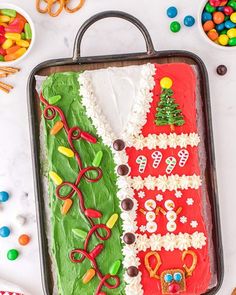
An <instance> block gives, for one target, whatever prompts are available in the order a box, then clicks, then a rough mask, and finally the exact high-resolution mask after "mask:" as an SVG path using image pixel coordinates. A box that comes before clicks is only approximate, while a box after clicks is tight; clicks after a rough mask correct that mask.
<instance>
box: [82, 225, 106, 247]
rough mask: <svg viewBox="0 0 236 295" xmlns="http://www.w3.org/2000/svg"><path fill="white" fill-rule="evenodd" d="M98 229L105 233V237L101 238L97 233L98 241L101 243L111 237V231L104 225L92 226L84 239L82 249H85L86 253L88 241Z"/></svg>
mask: <svg viewBox="0 0 236 295" xmlns="http://www.w3.org/2000/svg"><path fill="white" fill-rule="evenodd" d="M100 228H102V229H105V231H106V236H105V237H103V236H101V235H100V234H99V233H98V234H99V239H100V240H101V241H106V240H108V239H109V238H110V236H111V230H110V228H108V227H107V226H106V225H105V224H96V225H94V226H93V227H92V228H91V229H90V231H89V232H88V234H87V237H86V239H85V242H84V249H85V250H86V251H87V249H88V244H89V240H90V239H91V237H92V235H93V234H94V232H95V233H96V232H97V230H98V229H100Z"/></svg>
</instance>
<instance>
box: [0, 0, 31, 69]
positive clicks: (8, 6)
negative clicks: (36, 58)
mask: <svg viewBox="0 0 236 295" xmlns="http://www.w3.org/2000/svg"><path fill="white" fill-rule="evenodd" d="M4 8H5V9H14V10H16V11H17V12H18V13H20V14H21V15H23V16H24V17H25V18H26V20H27V21H28V23H29V24H30V27H31V30H32V39H31V43H30V46H29V48H28V49H27V51H26V53H25V54H23V55H22V56H21V57H19V58H18V59H16V60H13V61H7V62H6V61H4V62H3V61H0V66H11V65H13V64H16V63H18V62H20V61H22V60H23V59H24V58H26V57H27V56H28V54H29V53H30V51H31V50H32V47H33V46H34V43H35V25H34V23H33V20H32V18H31V17H30V15H29V14H28V12H27V11H26V10H25V9H23V8H21V7H20V6H18V5H15V4H12V3H7V2H3V3H1V2H0V9H4Z"/></svg>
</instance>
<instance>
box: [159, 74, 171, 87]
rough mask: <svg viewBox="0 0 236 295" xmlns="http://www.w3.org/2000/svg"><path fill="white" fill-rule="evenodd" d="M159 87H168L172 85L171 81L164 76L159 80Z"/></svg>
mask: <svg viewBox="0 0 236 295" xmlns="http://www.w3.org/2000/svg"><path fill="white" fill-rule="evenodd" d="M160 85H161V88H164V89H169V88H171V86H172V85H173V81H172V80H171V78H169V77H164V78H162V79H161V81H160Z"/></svg>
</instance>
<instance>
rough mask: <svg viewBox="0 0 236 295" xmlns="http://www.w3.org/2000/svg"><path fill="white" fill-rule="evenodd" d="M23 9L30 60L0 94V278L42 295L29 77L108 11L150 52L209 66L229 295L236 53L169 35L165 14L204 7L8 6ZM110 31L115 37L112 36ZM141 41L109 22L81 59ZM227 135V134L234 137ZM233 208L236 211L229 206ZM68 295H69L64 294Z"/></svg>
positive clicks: (146, 3)
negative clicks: (120, 15)
mask: <svg viewBox="0 0 236 295" xmlns="http://www.w3.org/2000/svg"><path fill="white" fill-rule="evenodd" d="M7 2H9V3H14V4H17V5H19V6H21V7H22V8H24V9H25V10H26V11H27V12H28V13H29V14H30V15H31V16H32V18H33V20H34V22H35V26H36V33H37V36H36V43H35V47H34V49H33V51H32V54H31V55H30V56H29V57H27V59H25V61H23V62H22V63H21V64H18V66H19V67H21V68H22V71H21V72H20V73H19V74H17V76H15V77H12V78H9V79H8V80H7V81H8V82H12V84H14V86H15V89H14V90H13V91H12V93H11V94H9V95H5V94H3V93H0V139H1V144H0V190H6V191H9V192H10V193H11V198H10V200H9V201H8V202H7V203H5V204H3V205H1V207H0V209H1V211H0V226H3V225H8V226H10V227H11V229H12V235H11V236H10V237H9V238H8V239H5V240H4V239H0V277H1V278H3V279H7V280H9V281H12V282H13V283H15V284H19V285H20V286H22V287H24V288H25V289H27V290H29V292H30V293H31V294H33V295H42V294H43V292H42V288H41V280H40V265H39V252H38V241H37V226H36V220H35V206H34V192H33V177H32V165H31V152H30V140H29V131H28V129H29V127H28V126H29V123H28V114H27V98H26V96H27V94H26V84H27V79H28V76H29V73H30V72H31V70H32V69H33V68H34V67H35V66H36V65H37V64H39V63H40V62H42V61H45V60H48V59H51V58H59V57H70V56H71V55H72V48H73V42H74V38H75V35H76V32H77V30H78V28H79V27H80V25H81V24H82V23H83V22H84V21H85V20H86V19H87V18H88V17H90V16H92V15H93V14H95V13H97V12H100V11H104V10H110V9H116V10H123V11H126V12H128V13H131V14H133V15H135V16H136V17H137V18H139V19H140V20H141V21H142V22H143V23H144V24H145V25H146V27H147V28H148V30H149V32H150V34H151V36H152V39H153V42H154V45H155V48H156V49H159V50H163V49H185V50H189V51H192V52H194V53H196V54H198V55H199V56H200V57H201V58H202V59H203V61H204V62H205V63H206V65H207V68H208V71H209V77H210V87H211V103H212V113H213V127H214V138H215V150H216V160H217V174H218V185H219V196H220V211H221V222H222V231H223V244H224V256H225V279H224V284H223V287H222V289H221V291H220V292H219V293H218V294H221V295H228V294H230V292H231V290H232V289H233V288H234V287H236V279H235V277H236V248H235V243H236V235H235V212H234V210H235V207H236V198H235V196H234V188H233V184H234V181H235V180H234V175H235V173H236V156H234V151H235V146H236V136H235V135H234V132H235V131H234V125H235V120H236V87H235V85H236V48H235V51H234V50H233V51H225V50H222V49H221V48H218V49H217V48H215V47H213V46H212V47H211V46H209V44H208V43H207V42H206V41H205V40H204V39H202V37H201V35H200V32H199V30H198V27H197V26H196V25H195V26H194V27H193V28H191V29H189V28H186V27H183V29H182V30H181V32H180V33H178V34H173V33H171V32H170V31H169V29H168V24H169V22H170V20H169V19H168V18H167V17H166V15H165V11H166V8H167V7H168V6H170V5H176V6H177V7H178V8H179V11H180V13H179V16H178V19H179V20H181V21H182V20H183V17H184V16H185V15H187V14H192V15H194V16H197V14H198V12H199V9H200V6H201V2H202V1H196V0H181V1H178V0H172V1H171V0H139V1H137V0H129V1H127V0H99V1H98V0H87V1H86V5H85V6H84V8H83V9H82V10H81V11H80V12H78V13H75V14H73V15H68V14H65V13H63V14H62V15H60V16H59V17H57V18H50V17H48V16H46V15H41V14H39V13H37V12H36V9H35V7H34V2H35V1H34V0H25V1H22V0H8V1H7ZM114 32H115V33H114ZM143 49H144V42H143V39H142V37H141V36H140V34H139V32H137V30H136V29H134V28H133V27H132V26H131V25H130V24H128V23H126V22H124V21H122V20H114V19H112V20H111V19H110V20H106V21H102V22H100V23H99V24H97V25H95V26H94V27H93V28H92V30H89V31H88V33H87V35H86V36H85V40H84V42H83V50H82V53H83V54H85V53H86V55H99V54H113V53H114V54H115V53H126V52H135V51H143ZM222 63H223V64H225V65H227V67H228V74H227V75H226V76H224V77H221V76H218V75H217V74H216V73H215V69H216V67H217V66H218V65H219V64H222ZM231 131H232V134H231ZM234 206H235V207H234ZM20 213H22V214H25V215H27V216H28V223H27V225H25V226H24V227H20V226H18V225H17V222H16V220H15V217H16V215H17V214H20ZM21 233H29V234H30V235H31V236H32V242H31V244H30V245H29V246H27V247H24V248H22V247H21V248H20V251H21V256H20V258H19V259H18V260H16V261H15V262H11V261H8V260H7V259H6V251H7V250H8V249H11V248H14V247H16V248H19V247H18V245H17V237H18V236H19V234H21ZM68 295H69V294H68Z"/></svg>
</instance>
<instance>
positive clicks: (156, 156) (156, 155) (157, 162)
mask: <svg viewBox="0 0 236 295" xmlns="http://www.w3.org/2000/svg"><path fill="white" fill-rule="evenodd" d="M152 158H153V159H154V161H153V164H152V167H153V168H155V169H156V168H157V167H158V166H159V165H160V163H161V160H162V153H161V152H160V151H155V152H154V153H152Z"/></svg>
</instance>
